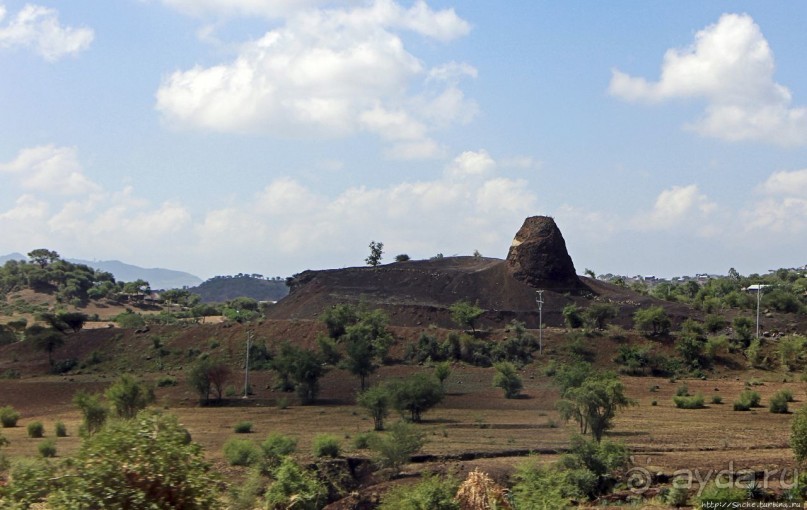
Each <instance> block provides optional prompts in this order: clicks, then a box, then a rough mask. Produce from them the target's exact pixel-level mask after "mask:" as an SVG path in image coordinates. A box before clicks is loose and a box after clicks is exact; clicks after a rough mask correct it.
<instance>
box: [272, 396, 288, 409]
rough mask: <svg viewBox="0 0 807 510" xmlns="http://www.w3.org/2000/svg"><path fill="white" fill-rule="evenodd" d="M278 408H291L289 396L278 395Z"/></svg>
mask: <svg viewBox="0 0 807 510" xmlns="http://www.w3.org/2000/svg"><path fill="white" fill-rule="evenodd" d="M275 404H276V405H277V408H278V409H288V408H289V398H288V397H278V399H277V402H276V403H275Z"/></svg>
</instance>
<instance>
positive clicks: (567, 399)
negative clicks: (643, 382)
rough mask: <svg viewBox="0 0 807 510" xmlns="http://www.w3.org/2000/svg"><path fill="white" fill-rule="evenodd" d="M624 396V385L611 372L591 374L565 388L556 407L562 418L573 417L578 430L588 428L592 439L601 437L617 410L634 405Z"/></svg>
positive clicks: (610, 424) (584, 432) (598, 439)
mask: <svg viewBox="0 0 807 510" xmlns="http://www.w3.org/2000/svg"><path fill="white" fill-rule="evenodd" d="M634 404H635V402H634V401H633V400H631V399H629V398H628V397H627V396H626V395H625V388H624V386H623V384H622V382H621V381H620V380H619V378H618V377H617V376H616V374H614V373H612V372H599V373H594V374H592V375H590V376H589V377H587V378H586V379H585V380H584V381H583V382H582V384H581V385H580V386H577V387H571V388H569V389H567V390H566V391H565V392H564V393H563V395H562V399H561V400H560V401H559V402H558V404H557V407H558V410H559V411H560V414H561V417H562V418H563V419H564V420H570V419H572V420H575V421H576V422H577V423H578V424H579V425H580V432H581V433H582V434H586V433H588V432H589V431H590V432H591V435H592V436H593V437H594V439H595V440H596V441H598V442H599V441H600V440H601V439H602V436H603V434H604V433H605V431H606V430H608V429H610V428H611V427H612V426H613V420H614V417H615V416H616V413H617V411H618V410H620V409H624V408H626V407H628V406H631V405H634Z"/></svg>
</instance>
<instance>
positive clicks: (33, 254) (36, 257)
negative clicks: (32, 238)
mask: <svg viewBox="0 0 807 510" xmlns="http://www.w3.org/2000/svg"><path fill="white" fill-rule="evenodd" d="M28 259H29V260H30V261H31V262H33V263H34V264H38V265H39V267H41V268H45V267H47V266H48V264H53V263H54V262H56V261H58V260H61V257H60V256H59V254H58V253H56V252H55V251H52V250H48V249H45V248H37V249H36V250H32V251H30V252H28Z"/></svg>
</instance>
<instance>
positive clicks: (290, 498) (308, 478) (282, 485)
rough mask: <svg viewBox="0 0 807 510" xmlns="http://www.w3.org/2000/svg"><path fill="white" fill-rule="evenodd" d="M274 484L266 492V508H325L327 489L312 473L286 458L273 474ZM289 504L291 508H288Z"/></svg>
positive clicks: (313, 509) (276, 509)
mask: <svg viewBox="0 0 807 510" xmlns="http://www.w3.org/2000/svg"><path fill="white" fill-rule="evenodd" d="M272 476H273V478H274V479H275V481H274V482H272V484H271V485H270V486H269V488H268V489H267V490H266V495H265V496H264V497H265V498H266V508H268V509H270V510H280V509H288V508H295V509H300V510H315V509H319V508H322V507H324V506H325V503H326V502H327V501H328V489H327V487H326V486H325V484H323V483H322V482H321V481H320V480H319V479H318V478H317V477H316V475H314V474H313V473H311V472H309V471H307V470H305V469H303V468H302V467H300V466H299V464H297V463H296V462H294V460H293V459H291V458H290V457H286V458H285V459H283V462H282V463H281V464H280V467H278V468H277V469H276V470H275V471H274V472H273V473H272ZM290 503H291V506H290Z"/></svg>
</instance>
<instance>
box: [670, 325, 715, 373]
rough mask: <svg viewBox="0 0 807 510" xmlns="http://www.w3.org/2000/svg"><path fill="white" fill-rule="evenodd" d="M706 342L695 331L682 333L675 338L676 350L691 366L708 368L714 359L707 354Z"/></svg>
mask: <svg viewBox="0 0 807 510" xmlns="http://www.w3.org/2000/svg"><path fill="white" fill-rule="evenodd" d="M705 347H706V342H705V341H704V340H703V339H702V338H701V337H698V336H696V335H695V334H693V333H682V334H681V336H679V337H678V338H677V339H676V340H675V350H676V352H677V353H678V355H679V356H681V358H682V359H683V360H684V363H686V364H687V366H689V367H691V368H707V367H709V366H710V365H711V362H712V359H711V358H709V357H707V356H706V353H705Z"/></svg>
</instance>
